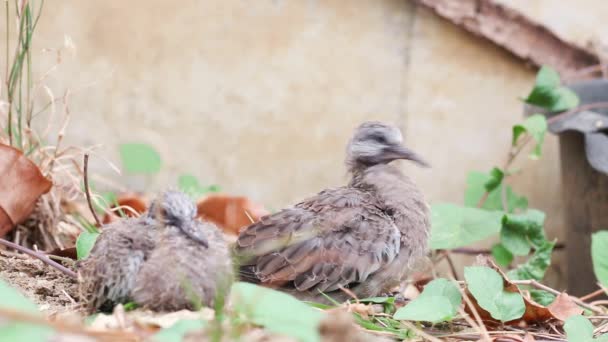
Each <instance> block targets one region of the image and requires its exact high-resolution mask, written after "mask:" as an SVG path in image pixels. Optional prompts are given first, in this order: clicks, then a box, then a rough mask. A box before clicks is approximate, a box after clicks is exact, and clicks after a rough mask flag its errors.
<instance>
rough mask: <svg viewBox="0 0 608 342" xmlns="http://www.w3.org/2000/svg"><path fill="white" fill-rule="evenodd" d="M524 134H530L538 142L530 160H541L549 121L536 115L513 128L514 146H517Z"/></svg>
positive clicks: (542, 116)
mask: <svg viewBox="0 0 608 342" xmlns="http://www.w3.org/2000/svg"><path fill="white" fill-rule="evenodd" d="M524 132H526V133H528V134H530V136H532V138H533V139H534V141H536V146H535V147H534V150H533V151H532V153H531V154H530V158H532V159H538V158H540V156H541V154H542V147H543V142H544V141H545V134H546V133H547V119H546V118H545V116H544V115H541V114H534V115H532V116H530V117H528V118H527V119H526V120H525V121H524V122H523V123H522V124H519V125H515V126H513V141H512V145H513V146H516V145H517V140H518V139H519V137H520V136H521V134H523V133H524Z"/></svg>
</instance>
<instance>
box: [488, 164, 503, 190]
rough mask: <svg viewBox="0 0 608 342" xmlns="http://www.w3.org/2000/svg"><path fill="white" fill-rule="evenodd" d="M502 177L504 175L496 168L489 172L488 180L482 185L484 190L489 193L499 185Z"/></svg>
mask: <svg viewBox="0 0 608 342" xmlns="http://www.w3.org/2000/svg"><path fill="white" fill-rule="evenodd" d="M504 177H505V173H504V172H503V171H502V170H501V169H499V168H497V167H495V168H493V169H492V170H491V171H490V179H488V180H487V181H486V183H485V184H484V188H485V189H486V191H487V192H491V191H492V190H494V189H496V188H497V187H498V186H499V185H500V183H501V182H502V180H503V178H504Z"/></svg>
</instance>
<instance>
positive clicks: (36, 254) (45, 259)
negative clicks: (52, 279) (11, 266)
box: [0, 238, 78, 279]
mask: <svg viewBox="0 0 608 342" xmlns="http://www.w3.org/2000/svg"><path fill="white" fill-rule="evenodd" d="M0 245H4V246H6V247H9V248H12V249H16V250H18V251H20V252H22V253H25V254H27V255H30V256H33V257H34V258H36V259H39V260H40V261H42V262H44V263H45V264H47V265H49V266H51V267H54V268H55V269H57V270H59V271H60V272H62V273H63V274H65V275H67V276H68V277H70V278H74V279H76V278H78V276H77V275H76V273H75V272H74V271H72V270H70V269H68V268H66V267H65V266H63V265H61V264H60V263H58V262H56V261H53V260H51V259H49V258H48V257H47V256H46V255H44V254H42V253H40V252H35V251H33V250H31V249H29V248H27V247H23V246H21V245H18V244H15V243H12V242H10V241H6V240H4V239H1V238H0Z"/></svg>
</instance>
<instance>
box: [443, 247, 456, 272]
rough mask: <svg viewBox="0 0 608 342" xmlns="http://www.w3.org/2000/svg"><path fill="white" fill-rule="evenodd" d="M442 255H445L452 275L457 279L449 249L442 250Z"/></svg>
mask: <svg viewBox="0 0 608 342" xmlns="http://www.w3.org/2000/svg"><path fill="white" fill-rule="evenodd" d="M443 255H444V256H445V260H446V261H447V262H448V266H450V272H451V273H452V277H454V279H458V273H457V272H456V267H455V266H454V261H453V260H452V256H451V255H450V251H447V250H444V251H443Z"/></svg>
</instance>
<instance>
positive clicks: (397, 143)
mask: <svg viewBox="0 0 608 342" xmlns="http://www.w3.org/2000/svg"><path fill="white" fill-rule="evenodd" d="M397 159H407V160H411V161H413V162H415V163H417V164H418V165H420V166H424V167H428V166H429V165H428V163H427V162H426V161H424V159H422V157H420V156H419V155H418V154H417V153H415V152H414V151H412V150H410V149H408V148H407V147H405V146H404V145H403V136H402V134H401V131H400V130H399V129H398V128H397V127H395V126H392V125H388V124H385V123H382V122H378V121H367V122H364V123H363V124H361V125H360V126H359V127H357V128H356V129H355V133H354V135H353V137H352V138H351V140H350V142H349V143H348V146H347V148H346V164H347V165H348V166H349V169H351V170H354V169H357V168H360V167H369V166H373V165H377V164H387V163H390V162H391V161H393V160H397Z"/></svg>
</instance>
